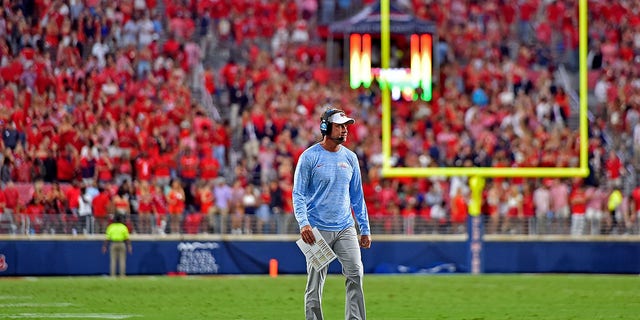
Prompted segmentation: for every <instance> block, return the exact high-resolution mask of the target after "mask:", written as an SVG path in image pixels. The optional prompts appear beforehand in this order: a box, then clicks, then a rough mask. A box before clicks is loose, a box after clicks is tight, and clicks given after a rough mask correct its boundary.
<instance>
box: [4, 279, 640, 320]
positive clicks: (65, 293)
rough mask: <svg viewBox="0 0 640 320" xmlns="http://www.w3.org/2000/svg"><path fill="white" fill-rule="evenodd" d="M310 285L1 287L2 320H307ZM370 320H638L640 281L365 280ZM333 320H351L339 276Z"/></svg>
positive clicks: (329, 301) (71, 283)
mask: <svg viewBox="0 0 640 320" xmlns="http://www.w3.org/2000/svg"><path fill="white" fill-rule="evenodd" d="M304 285H305V277H304V276H279V277H277V278H269V277H266V276H212V277H165V276H158V277H154V276H140V277H128V278H124V279H121V278H118V279H112V278H107V277H39V278H0V319H153V320H161V319H180V320H182V319H185V320H186V319H189V320H198V319H303V318H304V312H303V291H304ZM365 294H366V300H367V301H366V302H367V312H368V318H369V319H374V320H376V319H421V320H422V319H469V320H481V319H487V320H488V319H514V320H524V319H563V320H567V319H580V320H582V319H638V317H640V299H639V298H640V277H638V276H630V275H629V276H604V275H482V276H470V275H430V276H424V275H422V276H417V275H410V276H407V275H402V276H400V275H398V276H378V275H366V276H365ZM323 306H324V313H325V318H326V319H328V320H331V319H343V318H344V316H343V314H344V280H343V278H342V277H341V276H338V275H330V276H329V278H328V280H327V284H326V287H325V295H324V300H323Z"/></svg>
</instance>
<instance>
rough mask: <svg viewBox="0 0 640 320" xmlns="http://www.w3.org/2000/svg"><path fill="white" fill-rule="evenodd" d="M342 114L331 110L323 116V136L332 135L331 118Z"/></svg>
mask: <svg viewBox="0 0 640 320" xmlns="http://www.w3.org/2000/svg"><path fill="white" fill-rule="evenodd" d="M339 112H342V111H341V110H338V109H333V108H329V109H327V111H325V112H324V113H323V114H322V118H320V133H322V136H327V135H330V134H331V123H329V118H330V117H331V116H332V115H334V114H336V113H339Z"/></svg>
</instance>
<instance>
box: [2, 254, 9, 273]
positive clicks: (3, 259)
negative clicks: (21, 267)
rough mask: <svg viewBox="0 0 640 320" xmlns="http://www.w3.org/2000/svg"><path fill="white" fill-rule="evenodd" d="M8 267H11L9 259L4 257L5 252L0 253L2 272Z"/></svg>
mask: <svg viewBox="0 0 640 320" xmlns="http://www.w3.org/2000/svg"><path fill="white" fill-rule="evenodd" d="M7 268H9V264H8V263H7V259H6V258H5V257H4V254H0V272H2V271H6V270H7Z"/></svg>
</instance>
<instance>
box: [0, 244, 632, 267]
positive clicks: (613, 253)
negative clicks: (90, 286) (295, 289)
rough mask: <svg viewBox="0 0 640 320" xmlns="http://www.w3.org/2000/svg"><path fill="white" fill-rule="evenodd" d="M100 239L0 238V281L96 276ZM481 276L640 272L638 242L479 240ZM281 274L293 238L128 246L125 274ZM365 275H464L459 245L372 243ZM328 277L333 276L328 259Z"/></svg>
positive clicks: (293, 253)
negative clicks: (274, 268) (0, 259)
mask: <svg viewBox="0 0 640 320" xmlns="http://www.w3.org/2000/svg"><path fill="white" fill-rule="evenodd" d="M101 246H102V242H101V241H87V240H85V241H82V240H60V241H55V240H42V241H33V240H16V241H1V242H0V255H3V256H4V261H5V262H6V263H5V266H6V269H5V270H4V271H0V276H36V275H101V274H106V273H108V269H109V257H108V254H102V251H101ZM484 246H485V247H484V260H485V261H484V271H485V272H486V273H569V272H572V273H574V272H577V273H640V243H638V242H580V241H576V242H536V241H526V242H485V243H484ZM270 259H277V260H278V265H279V272H280V273H281V274H304V273H305V272H306V269H305V262H304V257H303V255H302V253H301V252H300V251H299V250H298V247H297V246H296V245H295V243H294V242H293V241H134V242H133V254H132V255H130V256H129V257H128V260H127V273H128V274H129V275H147V274H167V273H170V272H184V273H187V274H268V273H269V260H270ZM362 259H363V263H364V266H365V272H366V273H403V272H424V273H430V272H468V271H469V268H468V262H467V259H468V253H467V245H466V243H465V242H462V241H461V242H456V241H451V242H424V241H415V242H412V241H377V242H376V243H375V244H374V246H373V247H372V248H371V249H369V250H363V257H362ZM0 270H2V268H0ZM329 272H331V273H339V272H340V264H339V263H338V262H333V263H332V264H331V265H330V267H329Z"/></svg>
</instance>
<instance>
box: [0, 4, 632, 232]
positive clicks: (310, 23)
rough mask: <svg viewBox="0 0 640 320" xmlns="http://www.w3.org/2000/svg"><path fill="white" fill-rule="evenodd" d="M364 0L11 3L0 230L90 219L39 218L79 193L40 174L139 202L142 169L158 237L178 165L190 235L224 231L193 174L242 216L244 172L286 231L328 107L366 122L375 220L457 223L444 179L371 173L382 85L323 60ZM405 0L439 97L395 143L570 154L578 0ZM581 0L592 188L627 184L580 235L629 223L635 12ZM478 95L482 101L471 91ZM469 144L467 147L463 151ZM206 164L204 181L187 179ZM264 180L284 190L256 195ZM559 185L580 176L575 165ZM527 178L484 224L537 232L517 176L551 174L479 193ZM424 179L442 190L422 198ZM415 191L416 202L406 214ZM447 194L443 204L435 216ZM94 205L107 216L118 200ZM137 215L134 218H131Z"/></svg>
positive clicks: (355, 141) (3, 20) (414, 159)
mask: <svg viewBox="0 0 640 320" xmlns="http://www.w3.org/2000/svg"><path fill="white" fill-rule="evenodd" d="M370 2H371V1H339V3H340V5H339V6H336V7H333V8H332V7H325V6H324V3H325V2H323V1H317V6H313V5H311V6H304V7H298V5H297V3H298V2H297V1H287V2H283V1H275V0H270V1H260V2H259V3H258V4H250V3H249V2H248V1H229V0H209V1H186V0H185V1H180V2H173V1H166V0H164V1H163V0H156V1H151V0H149V1H135V2H123V3H115V2H114V3H108V2H95V1H89V2H86V3H84V4H83V2H75V4H74V5H69V4H67V3H66V2H55V1H54V2H50V3H49V2H47V3H48V4H41V5H39V6H36V7H26V6H24V7H21V6H19V5H18V6H14V7H10V8H5V13H6V14H5V15H3V16H2V17H0V34H3V38H2V39H3V40H2V41H1V43H0V44H1V46H0V56H1V60H0V78H1V79H0V81H1V82H0V95H1V97H2V99H0V104H1V105H0V111H1V112H0V121H1V124H0V126H1V127H2V130H3V132H2V133H3V139H2V141H0V149H1V150H2V155H1V159H2V162H0V164H1V170H0V181H1V182H2V186H3V187H2V190H3V191H2V196H0V206H1V208H2V209H5V214H4V215H3V219H2V220H1V221H2V222H3V225H8V227H6V228H4V227H3V228H2V229H0V232H2V233H16V232H17V233H29V232H35V233H38V232H41V233H45V232H46V233H51V232H53V233H73V232H81V230H83V229H86V227H82V226H80V225H77V224H73V223H71V224H72V225H70V224H69V223H67V219H66V218H65V219H54V220H52V221H53V223H54V225H53V226H52V228H40V229H38V228H34V227H33V226H35V225H37V222H38V219H39V217H40V216H41V215H45V217H46V215H47V214H54V215H61V217H67V216H68V217H75V216H76V215H77V213H76V212H74V210H71V209H77V205H75V208H73V207H74V203H75V204H77V201H75V200H73V199H67V201H66V202H65V203H64V204H63V205H64V206H66V208H65V210H64V211H65V212H51V210H52V208H51V206H52V202H51V200H50V192H49V190H50V189H51V186H52V185H53V184H54V183H59V184H60V185H61V187H62V190H63V192H65V194H69V193H68V192H67V191H68V190H69V189H70V188H71V186H72V183H73V182H78V183H82V184H83V185H85V186H86V187H90V188H89V189H90V192H89V193H90V194H91V196H92V197H93V196H95V195H96V194H97V193H99V192H100V190H103V191H104V190H106V191H105V192H109V193H110V194H111V195H115V194H116V193H118V192H119V190H120V189H122V185H123V183H124V182H125V181H130V182H131V187H127V190H126V191H123V192H124V194H125V195H126V196H127V197H128V198H129V199H130V200H131V201H130V203H131V205H132V211H133V212H134V213H136V212H137V210H138V208H139V204H140V202H141V201H142V196H141V192H140V185H141V184H142V183H143V182H146V183H150V185H151V186H152V187H151V191H150V192H149V197H150V198H149V199H151V200H149V201H150V203H149V205H148V206H147V207H146V208H148V209H147V210H151V211H152V213H153V214H154V221H155V222H156V225H157V226H158V228H154V230H156V231H155V232H164V231H165V230H164V229H163V228H162V226H163V225H162V224H161V222H162V221H164V218H163V217H164V215H165V213H166V208H165V207H166V199H165V196H164V194H165V190H166V189H167V185H168V183H169V181H170V180H171V179H182V181H183V183H184V187H185V192H186V193H187V199H186V206H185V208H186V209H185V213H184V219H183V223H184V232H185V233H203V232H215V231H216V228H214V227H213V224H212V221H210V220H211V219H207V218H206V217H203V216H201V215H200V214H195V213H200V210H199V209H200V207H201V205H202V203H201V197H200V195H201V194H200V193H199V191H198V189H199V188H197V186H200V185H201V184H203V183H204V184H207V183H209V186H211V188H213V185H214V184H215V183H216V182H222V183H223V184H228V185H233V184H234V182H235V181H240V185H241V186H242V188H236V189H234V193H233V195H234V196H233V197H232V198H233V200H232V203H228V204H219V203H216V204H215V206H214V209H213V211H212V212H216V213H215V214H221V215H222V214H223V213H225V212H226V213H229V214H240V215H243V214H244V208H243V206H242V203H241V201H240V200H239V199H242V198H243V192H244V190H247V189H249V188H247V185H254V186H255V187H256V188H255V190H257V191H255V192H257V196H258V198H259V199H261V200H260V201H262V202H261V204H267V205H269V209H270V210H267V211H266V212H268V214H266V215H265V216H263V218H261V225H262V224H264V225H266V226H270V225H271V224H272V223H273V224H274V226H273V227H269V228H267V227H265V228H257V227H255V225H256V222H257V221H258V219H255V218H252V220H251V222H252V225H253V227H249V228H245V230H243V231H242V232H246V233H258V232H286V231H288V232H297V230H296V228H295V222H293V221H292V219H291V218H290V217H291V211H292V208H291V204H290V192H291V185H292V183H293V181H292V174H293V168H295V163H296V160H297V157H298V156H299V155H300V153H301V152H302V150H304V148H305V147H306V146H308V145H310V144H312V143H314V142H315V141H317V139H318V135H317V125H318V124H317V119H319V117H320V112H321V108H320V106H321V105H323V104H324V103H325V102H332V103H334V104H336V105H338V106H340V107H342V108H344V109H345V110H346V111H347V112H348V113H349V114H352V115H353V116H354V117H356V118H357V119H358V121H357V122H356V125H354V126H353V127H352V128H350V140H349V142H348V143H347V146H348V147H350V148H352V149H353V150H356V151H357V152H358V153H359V154H360V155H361V157H362V163H363V165H362V170H363V176H365V177H366V179H365V180H366V181H365V190H366V192H367V201H368V205H369V210H370V215H371V216H372V217H375V219H376V227H377V228H378V229H376V230H377V231H378V232H382V233H457V232H464V230H463V228H462V229H460V228H456V227H454V226H453V225H452V224H451V219H450V218H451V216H450V210H449V209H450V208H451V205H452V201H453V198H454V197H453V196H454V195H455V193H456V191H457V190H454V189H452V188H451V186H454V185H460V184H456V183H457V182H456V181H448V180H437V179H428V180H425V179H382V178H381V177H380V175H379V172H378V171H379V170H380V163H379V158H380V157H379V154H380V149H381V146H380V142H379V141H378V140H379V138H378V137H379V136H380V129H379V128H378V126H377V124H378V123H379V121H378V120H377V119H378V118H379V117H380V111H379V109H380V108H379V94H378V92H377V91H376V89H375V88H374V89H372V90H371V91H370V92H369V91H367V90H351V89H350V88H349V86H348V84H347V83H346V82H345V80H344V79H345V78H344V74H343V73H342V70H341V69H340V68H339V67H338V68H332V67H331V66H329V67H328V66H327V52H326V49H325V48H326V46H325V39H323V38H322V35H323V33H324V31H323V30H326V25H327V24H328V23H330V22H332V21H336V20H338V19H340V18H344V17H346V16H348V15H350V14H352V13H354V12H357V10H358V9H360V8H361V7H362V6H363V5H366V4H368V3H370ZM434 2H437V3H438V4H437V5H435V4H434ZM402 3H404V4H405V5H407V6H409V7H411V8H409V10H410V12H415V13H416V14H417V15H418V16H419V17H421V18H424V19H429V20H432V21H434V22H436V23H437V26H438V30H439V32H440V34H439V37H440V40H441V43H440V44H439V45H438V47H437V49H438V52H439V53H441V54H442V61H441V65H440V72H441V74H440V75H439V76H438V77H437V79H438V80H437V82H436V84H435V98H434V100H433V101H432V102H431V103H428V104H426V103H423V102H398V103H397V106H396V107H397V108H394V109H395V112H396V113H395V114H394V117H395V119H397V121H396V122H395V125H396V126H397V130H398V132H399V133H403V134H404V135H405V136H406V137H408V138H406V140H402V139H397V140H394V148H397V150H399V152H398V155H397V156H396V157H395V160H396V161H397V163H398V164H399V165H409V164H412V163H418V164H420V165H446V166H458V165H476V166H538V165H539V166H558V165H562V166H566V165H571V164H572V163H575V159H576V157H577V149H576V148H575V141H576V140H577V132H576V131H575V130H571V128H574V127H575V125H576V122H575V120H576V113H577V109H576V101H575V100H574V97H575V92H576V91H577V86H576V84H577V82H576V80H575V79H577V77H576V70H577V69H576V64H575V62H576V59H575V58H576V52H577V44H578V43H577V41H576V32H577V18H576V16H575V12H576V10H577V9H576V8H575V4H576V1H571V0H562V1H554V2H548V1H536V0H527V1H524V2H523V4H522V5H521V6H518V7H516V6H515V4H512V3H511V2H508V1H498V0H490V1H485V4H484V5H482V6H480V5H478V4H477V2H476V1H469V0H441V1H420V0H413V1H403V2H402ZM134 4H135V5H134ZM429 4H430V5H429ZM589 5H590V8H589V12H590V19H589V20H590V29H589V37H590V41H589V46H590V48H589V69H590V70H589V88H590V100H589V101H590V117H589V119H590V150H589V152H590V155H589V158H590V165H591V167H592V175H591V176H590V177H589V178H587V179H585V181H584V185H585V186H592V187H595V188H597V189H598V190H600V192H601V193H608V192H610V191H611V190H612V188H617V189H620V190H622V191H623V194H624V202H623V204H622V206H621V207H619V208H616V209H615V210H613V212H614V213H613V216H612V215H611V214H610V213H609V210H608V208H606V206H605V205H604V202H601V203H600V211H601V212H602V216H603V217H604V218H602V219H601V220H602V221H600V222H601V225H603V226H606V225H612V223H613V222H617V224H616V227H615V228H613V227H612V228H608V227H607V228H604V227H603V228H601V227H599V226H597V225H595V224H594V225H593V226H592V227H588V228H585V229H584V230H583V231H581V232H584V233H589V232H590V233H594V234H600V233H637V232H638V222H637V216H636V214H635V211H634V210H635V209H636V208H638V207H640V206H639V205H640V197H638V199H636V198H635V197H634V196H633V194H634V192H633V190H635V189H636V188H637V186H638V179H637V177H636V175H635V172H636V171H637V169H638V166H640V161H639V160H640V156H639V152H640V147H639V146H640V110H639V109H638V108H640V85H639V84H640V79H639V76H640V69H639V68H638V66H640V64H639V63H638V61H639V59H640V41H638V39H640V31H639V30H640V29H638V24H639V22H640V19H638V18H637V17H635V16H634V15H633V14H632V12H636V11H637V9H638V8H629V7H626V6H625V5H624V4H620V3H615V4H611V5H609V4H608V3H606V2H603V1H590V2H589ZM313 8H316V9H317V10H313ZM18 12H21V13H22V14H17V13H18ZM274 21H277V23H274ZM620 21H624V23H618V22H620ZM612 22H613V23H612ZM563 75H564V76H566V77H563ZM479 90H481V91H482V92H483V93H484V95H485V96H486V97H487V99H488V100H487V104H486V106H484V105H478V104H477V103H476V102H478V101H474V99H473V92H474V91H475V92H480V91H479ZM465 146H467V147H468V150H467V151H465V153H463V152H460V151H459V150H463V149H465V148H464V147H465ZM532 151H539V152H532ZM412 155H413V156H412ZM425 159H426V160H425ZM421 161H423V162H424V163H423V162H421ZM204 171H207V173H208V174H207V175H206V176H205V175H198V173H200V174H202V173H203V172H204ZM194 172H196V174H195V175H193V173H194ZM38 181H40V182H43V184H42V187H41V188H37V187H36V185H37V184H38V183H39V182H38ZM272 181H277V182H278V183H277V189H278V190H266V189H267V188H266V186H267V185H269V183H270V182H272ZM9 182H11V183H9ZM560 183H562V184H563V185H565V186H567V188H568V189H569V191H573V190H577V189H578V187H577V185H576V184H575V183H574V181H572V180H569V179H567V180H562V181H560ZM461 184H462V185H463V188H462V189H461V191H462V193H463V195H464V196H465V197H467V196H468V190H467V189H466V188H465V187H464V182H462V183H461ZM525 184H527V185H529V187H520V188H517V189H515V190H514V192H516V194H514V195H513V199H510V198H508V197H506V196H503V197H498V198H497V199H496V201H497V203H490V204H488V205H487V206H488V207H487V208H485V210H491V211H492V212H493V210H495V214H496V215H497V218H496V217H493V218H491V217H490V214H489V213H487V219H488V220H487V221H494V222H495V223H497V224H499V225H498V226H497V227H496V228H495V229H493V231H492V232H496V233H516V234H522V233H540V232H542V231H540V230H541V228H538V227H537V226H538V224H540V223H542V222H540V221H538V219H536V218H537V216H536V215H535V214H534V216H531V215H530V214H531V213H530V212H528V209H526V208H524V207H525V206H526V205H527V203H528V202H530V201H532V199H530V198H531V197H532V196H533V193H531V194H527V193H525V192H524V190H525V189H531V190H534V189H537V188H540V187H541V186H543V185H545V184H546V182H545V181H543V180H539V179H494V180H493V181H490V183H489V185H488V186H487V188H486V190H487V192H488V190H490V189H491V187H492V186H493V185H495V186H496V188H509V186H510V185H518V186H523V185H525ZM436 185H437V186H438V195H437V196H438V197H439V198H438V199H439V201H437V202H428V201H427V199H430V198H429V196H427V195H428V194H429V191H430V190H431V189H433V188H435V187H434V186H436ZM16 192H17V193H16ZM14 194H17V195H18V197H16V198H17V201H13V200H12V197H11V195H14ZM72 194H73V196H74V197H75V196H76V194H75V193H72ZM501 194H506V192H504V193H501ZM6 195H9V196H6ZM569 195H570V193H568V194H567V198H566V199H565V202H566V203H567V205H569V204H570V203H569V199H570V197H569ZM278 197H279V198H278ZM276 198H278V199H276ZM34 199H42V203H40V204H34ZM487 199H488V198H487ZM589 200H593V199H591V198H590V199H589ZM38 201H40V200H38ZM602 201H604V200H602ZM595 202H597V201H596V200H593V203H595ZM409 204H411V208H412V209H415V210H416V211H415V213H411V212H410V211H408V210H407V208H408V207H409V206H410V205H409ZM594 205H595V204H594ZM434 206H438V207H436V209H437V210H435V211H434V210H433V208H434ZM492 206H495V207H496V208H492ZM440 208H442V209H444V210H443V211H442V212H444V216H440V215H438V214H437V215H436V216H434V217H432V216H431V213H432V212H441V211H439V210H440ZM67 209H68V210H67ZM533 209H534V211H535V209H536V208H533ZM106 210H108V212H109V213H110V214H113V213H114V211H113V210H114V209H113V206H112V205H109V206H107V207H106ZM510 210H516V211H513V212H516V213H515V214H513V213H509V212H511V211H510ZM558 210H560V209H558ZM39 211H41V212H39ZM524 211H527V213H526V214H525V213H524ZM554 213H555V214H556V215H555V216H552V218H554V219H551V220H552V221H551V223H553V224H554V228H547V229H545V230H547V231H544V232H552V233H568V232H569V230H570V229H569V228H568V227H564V224H567V225H568V224H569V223H570V222H569V220H566V219H565V218H560V216H559V215H558V214H557V212H554ZM416 217H417V218H416ZM500 217H502V218H500ZM545 217H546V216H545ZM612 217H613V218H612ZM616 217H617V219H615V218H616ZM131 218H132V221H133V223H132V226H133V228H134V229H136V228H137V226H136V223H137V220H136V217H133V216H132V217H131ZM492 219H493V220H492ZM540 220H542V219H540ZM6 221H8V223H6ZM547 222H548V221H547ZM547 222H544V223H547ZM74 223H75V222H74ZM275 224H278V226H275ZM282 224H285V225H284V226H283V225H282ZM292 224H293V225H294V226H293V227H291V225H292ZM556 227H557V228H556ZM158 230H160V231H158ZM226 230H229V229H228V228H227V229H226ZM265 230H266V231H265ZM283 230H284V231H283ZM551 230H552V231H551ZM134 231H137V232H148V231H142V230H134ZM86 232H97V231H96V230H95V229H94V227H91V228H89V230H86Z"/></svg>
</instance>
